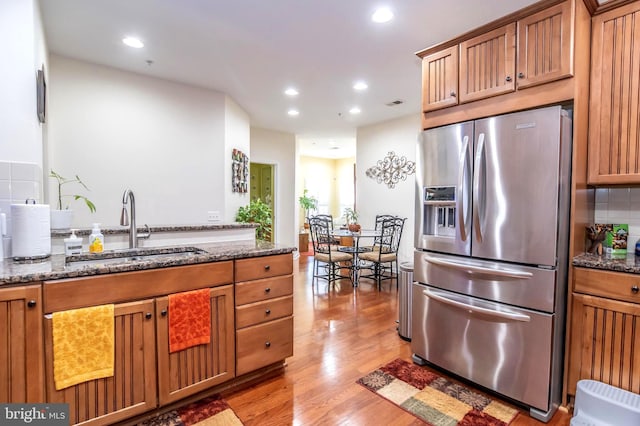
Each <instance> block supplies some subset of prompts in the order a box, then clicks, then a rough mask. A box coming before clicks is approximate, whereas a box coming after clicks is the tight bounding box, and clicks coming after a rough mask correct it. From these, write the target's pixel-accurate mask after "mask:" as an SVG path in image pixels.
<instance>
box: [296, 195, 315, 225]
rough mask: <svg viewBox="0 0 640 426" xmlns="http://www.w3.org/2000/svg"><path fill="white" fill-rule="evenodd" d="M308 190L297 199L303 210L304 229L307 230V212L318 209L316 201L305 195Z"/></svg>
mask: <svg viewBox="0 0 640 426" xmlns="http://www.w3.org/2000/svg"><path fill="white" fill-rule="evenodd" d="M307 192H309V190H308V189H305V190H304V191H303V192H302V197H300V198H298V200H299V201H300V207H302V209H303V210H304V229H309V222H308V219H309V212H310V211H311V210H315V209H317V208H318V200H316V199H315V198H314V197H310V196H308V195H307Z"/></svg>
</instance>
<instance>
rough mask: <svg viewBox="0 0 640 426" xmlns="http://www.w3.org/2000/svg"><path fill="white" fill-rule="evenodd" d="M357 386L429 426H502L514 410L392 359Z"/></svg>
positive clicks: (408, 363) (435, 375) (414, 366)
mask: <svg viewBox="0 0 640 426" xmlns="http://www.w3.org/2000/svg"><path fill="white" fill-rule="evenodd" d="M358 383H359V384H361V385H362V386H364V387H365V388H367V389H369V390H370V391H372V392H374V393H375V394H376V395H379V396H381V397H383V398H385V399H387V400H388V401H391V402H392V403H394V404H396V405H398V406H399V407H400V408H402V409H404V410H405V411H407V412H409V413H411V414H413V415H414V416H416V417H418V418H419V419H421V420H423V421H425V422H427V423H429V424H431V425H433V426H455V425H464V426H467V425H468V426H471V425H481V426H506V425H508V424H510V423H511V422H512V421H513V419H514V418H515V417H516V415H517V414H518V410H516V409H514V408H511V407H509V406H507V405H505V404H502V403H500V402H498V401H495V400H493V399H491V398H489V397H487V396H485V395H482V394H480V393H478V392H475V391H473V390H471V389H469V388H467V387H465V386H462V385H459V384H457V383H454V382H452V381H450V380H448V379H446V378H444V377H442V376H440V375H438V374H436V373H433V372H431V371H429V370H427V369H425V368H423V367H420V366H417V365H415V364H413V363H411V362H407V361H404V360H402V359H396V360H395V361H392V362H390V363H389V364H387V365H385V366H383V367H380V368H379V369H377V370H375V371H373V372H371V373H369V374H367V375H366V376H364V377H362V378H361V379H359V380H358Z"/></svg>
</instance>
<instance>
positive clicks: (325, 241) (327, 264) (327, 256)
mask: <svg viewBox="0 0 640 426" xmlns="http://www.w3.org/2000/svg"><path fill="white" fill-rule="evenodd" d="M309 228H310V231H311V242H312V244H313V278H312V281H311V285H312V286H313V283H314V281H315V283H316V284H317V283H318V282H319V280H320V279H323V280H326V281H327V284H328V285H331V283H334V282H336V281H338V280H339V279H342V278H348V279H349V280H350V281H351V282H352V284H353V281H352V278H351V266H350V265H351V262H352V260H353V259H352V256H351V254H349V253H342V252H339V251H337V249H336V246H335V245H334V244H333V243H332V241H333V235H332V233H331V232H332V231H331V228H330V225H329V223H328V221H327V220H326V219H325V218H319V217H310V218H309ZM347 264H349V266H345V265H347ZM321 269H324V273H322V272H321ZM344 269H346V270H348V271H349V275H347V276H345V275H342V274H340V271H341V270H344Z"/></svg>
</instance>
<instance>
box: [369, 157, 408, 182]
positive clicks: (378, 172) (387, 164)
mask: <svg viewBox="0 0 640 426" xmlns="http://www.w3.org/2000/svg"><path fill="white" fill-rule="evenodd" d="M415 172H416V163H415V161H409V160H407V157H405V156H404V155H403V156H402V157H398V156H397V155H396V153H395V152H393V151H389V152H388V153H387V156H386V157H384V158H383V159H382V160H378V162H377V163H376V165H375V166H372V167H369V168H368V169H367V171H366V174H367V176H369V177H370V178H371V179H375V180H376V182H378V183H384V184H386V185H387V186H388V187H389V188H395V186H396V183H398V182H400V181H401V180H406V179H407V176H409V175H412V174H414V173H415Z"/></svg>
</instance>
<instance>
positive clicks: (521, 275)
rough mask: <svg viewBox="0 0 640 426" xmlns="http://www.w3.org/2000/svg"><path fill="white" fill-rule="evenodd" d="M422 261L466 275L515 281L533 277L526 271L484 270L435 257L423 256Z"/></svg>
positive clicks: (479, 267) (483, 268)
mask: <svg viewBox="0 0 640 426" xmlns="http://www.w3.org/2000/svg"><path fill="white" fill-rule="evenodd" d="M424 260H426V261H427V262H429V263H433V264H434V265H440V266H446V267H450V268H455V269H462V270H464V271H465V272H468V273H470V274H471V273H474V272H475V273H480V274H485V275H493V276H500V277H507V278H517V279H529V278H531V277H533V274H532V273H531V272H526V271H516V270H514V269H493V268H485V267H483V266H477V265H468V264H466V263H458V262H454V261H451V260H444V259H437V258H435V257H431V256H429V255H424Z"/></svg>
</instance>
